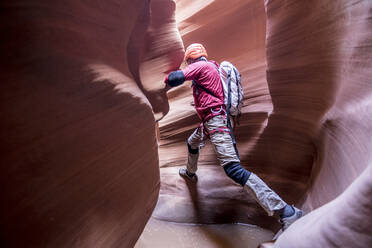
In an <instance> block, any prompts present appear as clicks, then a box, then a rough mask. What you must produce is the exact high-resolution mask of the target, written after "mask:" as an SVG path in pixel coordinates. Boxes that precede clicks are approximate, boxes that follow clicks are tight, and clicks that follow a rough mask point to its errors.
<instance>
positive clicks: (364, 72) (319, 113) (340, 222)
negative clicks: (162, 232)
mask: <svg viewBox="0 0 372 248" xmlns="http://www.w3.org/2000/svg"><path fill="white" fill-rule="evenodd" d="M177 6H178V9H177V19H178V27H179V29H180V33H181V35H182V39H183V41H184V44H185V45H186V46H187V45H188V44H190V43H193V42H200V43H203V45H205V47H206V49H207V51H208V55H209V57H210V59H214V60H217V61H218V62H221V61H222V60H229V61H231V62H233V63H234V64H235V65H236V66H237V68H238V69H239V70H240V71H241V73H242V77H243V82H244V90H245V105H244V108H243V118H242V121H241V125H240V126H239V127H237V129H236V132H235V133H236V136H237V142H238V148H239V151H240V153H241V157H242V164H243V166H244V167H245V168H247V169H248V170H250V171H253V172H255V173H257V174H258V175H259V176H261V177H262V178H263V179H264V180H265V181H266V182H267V183H268V184H269V185H270V186H271V187H272V188H273V189H275V190H276V191H277V192H278V193H279V194H280V195H281V196H282V197H283V198H284V199H285V200H286V201H287V202H288V203H296V204H297V205H298V206H302V208H303V209H305V210H306V211H308V212H310V211H312V210H314V209H316V208H319V207H320V208H319V209H317V210H315V211H313V212H312V213H311V214H309V215H308V216H306V217H305V218H303V219H302V220H301V221H299V222H298V224H296V225H294V226H293V228H290V229H289V230H288V232H286V233H285V235H283V236H282V237H281V238H280V239H279V241H278V242H277V244H276V245H277V247H334V246H342V245H345V244H347V245H345V246H346V247H363V246H364V247H365V246H370V245H371V242H372V241H371V239H372V235H371V232H370V230H372V228H371V226H370V225H371V223H372V219H371V217H370V216H371V211H372V201H371V190H372V188H371V183H370V178H371V165H370V160H371V155H370V154H371V147H372V143H371V141H370V138H369V137H370V136H371V128H370V124H369V123H370V119H371V117H370V116H372V115H371V100H370V98H371V96H370V95H371V90H372V88H371V84H370V83H369V81H370V80H369V78H371V73H372V71H371V69H370V68H371V56H372V55H371V54H372V50H371V36H372V34H371V29H370V28H369V27H370V26H371V21H370V19H371V4H370V3H369V2H368V1H351V2H350V1H334V2H332V3H326V2H324V1H310V2H306V3H305V2H301V1H265V2H264V3H263V1H238V0H236V1H229V6H228V7H227V6H226V2H223V1H204V2H203V3H200V2H199V3H187V2H186V1H177ZM189 87H190V85H189V84H187V85H185V86H181V87H179V88H177V89H174V90H172V91H170V92H169V94H168V96H169V99H170V112H169V114H168V115H167V116H166V117H165V118H164V119H163V120H161V121H160V131H161V138H162V139H161V141H160V149H159V151H160V165H161V169H160V171H161V180H162V185H161V189H160V197H159V203H158V206H157V208H156V210H155V212H154V216H155V217H157V218H160V219H164V220H172V221H180V222H197V223H224V222H245V223H256V224H259V225H261V226H264V227H268V228H274V229H275V224H274V221H273V220H272V219H271V218H267V217H266V216H265V213H264V212H263V211H262V210H261V209H260V207H259V206H258V205H257V204H256V203H254V201H253V199H251V198H250V197H249V196H247V195H246V194H245V193H244V192H243V191H242V190H241V188H240V187H239V186H237V185H235V184H234V183H232V182H231V181H230V179H228V178H227V177H226V176H225V175H224V172H223V170H222V169H221V168H220V167H219V166H218V162H217V161H216V159H215V155H214V151H213V149H212V148H211V146H207V147H205V148H203V150H201V156H200V166H199V182H198V184H197V186H195V185H192V184H191V185H190V184H185V183H184V181H183V180H182V179H180V178H179V177H178V175H177V169H178V168H179V167H180V166H184V165H185V163H186V160H187V157H186V155H187V147H186V139H187V137H188V136H189V135H190V134H191V133H192V131H193V129H194V128H196V127H197V122H198V120H197V117H196V116H195V112H194V111H193V107H192V106H191V105H190V102H191V101H192V97H191V89H190V88H189ZM327 203H328V204H327ZM321 206H323V207H321ZM302 236H303V237H304V238H301V240H299V239H298V237H302Z"/></svg>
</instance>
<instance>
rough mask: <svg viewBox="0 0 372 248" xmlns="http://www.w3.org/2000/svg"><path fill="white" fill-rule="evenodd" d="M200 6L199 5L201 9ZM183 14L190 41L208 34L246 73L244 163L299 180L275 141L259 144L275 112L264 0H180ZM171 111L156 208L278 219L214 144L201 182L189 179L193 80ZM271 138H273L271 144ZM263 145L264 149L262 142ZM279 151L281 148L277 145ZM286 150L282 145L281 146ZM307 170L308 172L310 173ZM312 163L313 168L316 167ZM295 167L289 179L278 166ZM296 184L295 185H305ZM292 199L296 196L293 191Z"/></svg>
mask: <svg viewBox="0 0 372 248" xmlns="http://www.w3.org/2000/svg"><path fill="white" fill-rule="evenodd" d="M196 10H199V11H196ZM176 12H177V15H176V16H177V22H178V28H179V30H180V33H181V35H182V39H183V42H184V44H185V46H187V45H189V44H191V43H194V42H200V43H202V44H203V45H205V47H206V49H207V51H208V55H209V58H210V59H212V60H216V61H217V62H222V61H223V60H228V61H231V62H233V63H234V64H235V65H236V66H237V68H238V69H239V71H240V72H241V74H242V76H243V79H244V80H243V85H244V93H245V101H244V107H243V115H242V118H241V121H240V126H238V127H237V129H236V131H235V132H236V137H237V143H238V148H239V151H240V153H241V155H242V164H243V166H245V167H246V168H247V169H249V170H251V171H254V172H255V173H257V174H260V176H262V177H264V178H265V179H266V180H267V182H268V183H269V184H270V185H271V186H273V187H275V189H277V190H279V191H280V192H285V191H286V190H287V189H288V188H290V187H289V186H288V185H287V182H289V183H291V184H294V185H296V186H297V185H300V188H301V189H303V188H304V187H305V186H304V185H305V184H304V183H302V182H294V180H293V178H292V177H291V175H290V176H288V173H287V172H286V171H284V170H282V169H280V167H281V166H282V165H280V166H278V165H277V164H276V163H275V159H277V158H276V157H274V155H273V157H268V156H267V152H266V149H267V146H266V147H262V146H261V148H259V149H258V148H257V146H258V142H259V141H260V139H259V137H260V135H261V134H262V132H263V131H264V129H265V127H266V125H267V121H268V116H269V114H270V113H271V112H272V103H271V98H270V92H269V87H268V84H267V81H266V58H265V35H266V33H265V30H266V28H265V26H266V16H265V9H264V3H263V2H262V1H259V0H254V1H252V0H251V1H245V0H244V1H243V0H233V1H230V2H229V6H228V7H227V6H226V2H225V1H203V2H201V1H195V2H192V3H191V2H187V1H177V10H176ZM168 98H169V102H170V111H169V113H168V114H167V116H165V118H164V119H163V120H161V121H160V133H161V140H160V147H159V158H160V166H161V169H160V171H161V181H162V184H161V189H160V197H159V203H158V205H157V208H156V210H155V212H154V216H155V217H156V218H159V219H163V220H170V221H177V222H192V223H233V222H245V223H259V224H260V225H262V226H265V227H270V228H272V227H275V226H276V221H275V220H274V219H272V218H269V217H267V215H266V213H265V212H264V211H263V210H262V209H261V208H260V207H259V206H258V205H257V204H256V202H255V201H254V199H253V198H251V197H250V196H249V195H248V194H246V193H245V192H243V190H242V188H241V187H239V186H238V185H237V184H235V183H234V182H233V181H232V180H231V179H229V178H228V177H226V175H225V173H224V171H223V169H222V168H221V167H220V166H219V164H218V161H217V160H216V156H215V153H214V151H213V148H212V146H211V145H210V144H207V145H206V147H205V148H203V149H202V150H201V154H200V160H199V174H198V175H199V179H200V180H199V182H198V184H197V186H196V187H195V186H194V185H186V184H185V183H184V180H183V179H181V178H179V176H178V173H177V170H178V168H179V167H180V166H184V165H185V164H186V161H187V157H186V156H187V146H186V139H187V137H188V136H189V135H190V134H191V133H192V132H193V130H194V129H195V128H196V127H197V125H198V122H199V121H198V118H197V116H196V114H195V111H194V107H193V106H192V105H191V102H192V101H193V100H192V90H191V89H190V82H188V83H185V85H183V86H180V87H177V88H175V89H172V90H171V91H169V92H168ZM267 141H268V140H266V141H265V144H268V142H267ZM257 149H258V150H257ZM271 153H272V154H273V153H275V150H274V149H272V152H271ZM277 154H278V153H277ZM298 171H300V174H301V175H302V174H306V173H305V172H303V171H301V170H300V169H298ZM309 171H310V170H308V172H309ZM277 172H282V174H285V175H287V177H286V178H284V179H281V178H280V177H278V176H274V175H273V174H274V173H277ZM298 188H299V187H296V190H293V191H294V192H297V190H298ZM287 198H289V200H294V199H296V196H293V197H292V196H288V197H287Z"/></svg>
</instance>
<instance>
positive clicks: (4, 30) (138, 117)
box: [0, 0, 183, 247]
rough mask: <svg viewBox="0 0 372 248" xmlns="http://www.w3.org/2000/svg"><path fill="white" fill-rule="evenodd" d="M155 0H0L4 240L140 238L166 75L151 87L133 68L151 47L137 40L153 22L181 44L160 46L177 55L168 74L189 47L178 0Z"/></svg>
mask: <svg viewBox="0 0 372 248" xmlns="http://www.w3.org/2000/svg"><path fill="white" fill-rule="evenodd" d="M152 2H153V4H152V6H149V3H148V1H136V2H135V3H134V2H133V1H105V2H100V1H88V2H86V1H63V2H58V1H57V2H52V1H32V2H28V1H21V0H16V1H2V2H1V4H0V8H1V10H2V11H1V12H2V14H1V17H0V18H1V26H0V29H1V37H2V38H1V43H0V46H1V59H0V61H1V62H0V65H1V72H0V77H1V79H2V80H1V82H2V83H1V86H0V92H1V100H0V101H1V102H0V109H1V116H2V118H1V121H0V123H1V124H0V137H1V144H0V149H1V158H0V164H1V165H2V172H1V175H0V180H1V196H2V204H0V205H1V213H0V218H1V238H0V240H1V242H2V244H1V246H2V247H132V246H133V245H134V244H135V242H136V240H137V239H138V237H139V235H140V234H141V232H142V230H143V228H144V226H145V224H146V222H147V219H148V218H149V217H150V215H151V213H152V210H153V208H154V206H155V204H156V202H157V198H158V191H159V168H158V149H157V141H156V136H155V132H154V131H155V119H154V115H153V110H154V111H155V112H156V110H155V109H159V108H158V107H157V105H160V106H162V109H165V110H166V109H167V108H168V107H167V106H168V105H167V103H166V101H164V97H163V99H162V98H160V100H161V102H160V101H159V98H158V97H157V96H158V95H159V92H163V95H164V96H165V92H164V91H163V87H164V85H163V83H162V82H161V81H158V82H155V85H154V88H155V90H154V89H151V90H152V91H151V92H150V90H148V89H147V88H146V87H142V83H143V84H145V80H146V78H140V79H138V78H137V77H136V76H138V75H136V74H132V73H131V72H130V70H129V69H130V68H137V69H138V67H140V66H141V65H142V64H143V60H142V57H140V55H141V56H142V55H146V54H148V52H147V53H146V51H145V47H141V46H135V47H134V48H133V47H130V45H131V41H133V40H135V38H138V39H139V40H144V41H146V42H150V39H149V38H148V37H147V36H149V30H148V29H149V28H150V27H152V29H151V32H152V33H151V35H152V36H153V37H158V36H160V33H159V34H158V32H160V31H159V30H162V32H166V34H163V33H162V34H161V35H162V37H163V40H167V39H168V40H171V41H168V43H170V42H172V44H178V45H173V47H172V49H169V48H168V46H164V47H161V48H159V49H158V51H161V53H158V54H155V55H153V57H152V59H160V60H164V58H163V57H171V58H173V61H174V62H171V63H167V65H165V66H163V67H162V70H157V73H158V74H159V75H160V74H161V75H164V71H166V70H169V69H171V68H174V67H177V66H178V65H175V64H173V63H176V62H177V61H180V60H182V54H180V52H179V51H178V50H181V51H182V49H183V47H182V43H180V41H177V40H176V39H175V38H172V39H169V38H167V37H168V36H172V37H177V30H176V29H175V28H172V29H171V28H170V27H168V26H172V27H174V25H175V24H174V8H171V7H169V8H166V9H163V10H162V11H156V6H155V5H154V4H156V2H158V3H160V2H161V3H162V4H163V5H162V6H164V5H165V3H169V4H170V6H172V4H171V3H172V2H171V1H152ZM151 7H153V11H152V14H151V15H150V8H151ZM157 15H160V16H157ZM162 16H167V19H166V20H162V21H161V22H159V20H161V18H162ZM155 23H156V28H154V27H153V25H155ZM174 33H175V34H174ZM146 42H145V43H146ZM177 42H178V43H177ZM146 44H147V43H146ZM132 45H133V44H132ZM129 48H131V49H129ZM136 55H138V57H136ZM136 60H137V62H138V63H137V64H136V63H135V61H136ZM151 63H152V62H151V61H149V62H148V65H149V66H150V65H151ZM178 63H180V62H178ZM136 66H137V67H136ZM168 67H169V68H168ZM141 80H144V81H141ZM157 92H158V93H157ZM146 96H147V97H146ZM155 96H156V97H155ZM159 102H160V104H159ZM150 103H151V104H152V105H151V104H150ZM159 112H160V114H163V115H164V114H165V113H166V111H164V113H161V111H159Z"/></svg>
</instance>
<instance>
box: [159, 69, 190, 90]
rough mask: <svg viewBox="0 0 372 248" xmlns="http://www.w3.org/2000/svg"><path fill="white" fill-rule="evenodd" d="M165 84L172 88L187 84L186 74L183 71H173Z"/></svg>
mask: <svg viewBox="0 0 372 248" xmlns="http://www.w3.org/2000/svg"><path fill="white" fill-rule="evenodd" d="M164 82H165V83H166V84H168V85H169V86H171V87H175V86H178V85H181V84H183V82H185V74H184V73H183V71H182V70H178V71H172V72H171V73H169V75H168V76H167V77H166V78H165V80H164Z"/></svg>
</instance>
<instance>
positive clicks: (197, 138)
mask: <svg viewBox="0 0 372 248" xmlns="http://www.w3.org/2000/svg"><path fill="white" fill-rule="evenodd" d="M201 142H203V134H202V131H201V128H197V129H195V131H194V132H193V133H192V134H191V135H190V137H189V138H188V139H187V149H188V156H187V164H186V168H181V169H180V170H179V174H180V176H182V177H184V178H186V179H190V180H192V181H194V182H196V181H197V180H198V176H197V175H196V171H197V169H198V159H199V147H200V144H201Z"/></svg>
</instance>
